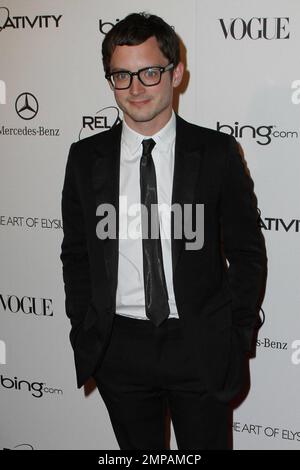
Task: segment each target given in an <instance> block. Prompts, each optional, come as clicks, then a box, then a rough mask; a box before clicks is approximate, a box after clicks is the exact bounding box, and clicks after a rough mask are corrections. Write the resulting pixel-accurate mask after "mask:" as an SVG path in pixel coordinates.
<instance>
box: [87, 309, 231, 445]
mask: <svg viewBox="0 0 300 470" xmlns="http://www.w3.org/2000/svg"><path fill="white" fill-rule="evenodd" d="M186 345H187V342H186V339H185V338H184V336H183V329H182V324H181V320H180V319H174V318H169V319H168V320H166V321H165V322H164V323H163V324H162V325H161V326H159V327H156V326H155V325H154V324H153V323H152V322H151V321H148V320H138V319H133V318H128V317H124V316H121V315H117V314H116V316H115V320H114V324H113V330H112V336H111V339H110V343H109V345H108V348H107V351H106V354H105V356H104V360H103V362H102V363H101V365H100V367H99V369H98V370H97V371H96V372H95V374H94V378H95V380H96V383H97V387H98V390H99V392H100V395H101V397H102V399H103V401H104V403H105V405H106V407H107V410H108V413H109V416H110V420H111V423H112V426H113V430H114V433H115V436H116V439H117V441H118V444H119V446H120V449H122V450H127V449H135V450H148V449H156V450H162V449H168V444H167V442H166V437H167V436H168V432H166V426H165V425H166V415H168V413H170V415H171V419H172V423H173V428H174V433H175V437H176V441H177V446H178V449H195V450H206V449H227V448H228V442H229V439H228V438H229V429H228V416H229V407H228V405H227V404H225V403H222V402H219V401H218V400H216V399H215V398H214V397H212V396H210V395H209V394H208V393H207V390H206V389H205V385H204V380H203V377H202V376H201V371H200V370H198V368H197V363H195V361H194V360H193V357H192V354H191V353H189V348H187V347H186Z"/></svg>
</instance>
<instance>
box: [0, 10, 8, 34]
mask: <svg viewBox="0 0 300 470" xmlns="http://www.w3.org/2000/svg"><path fill="white" fill-rule="evenodd" d="M8 18H9V10H8V8H6V7H0V31H2V29H3V28H4V26H5V25H6V22H7V20H8Z"/></svg>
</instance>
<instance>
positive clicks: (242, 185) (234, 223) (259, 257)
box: [221, 137, 266, 351]
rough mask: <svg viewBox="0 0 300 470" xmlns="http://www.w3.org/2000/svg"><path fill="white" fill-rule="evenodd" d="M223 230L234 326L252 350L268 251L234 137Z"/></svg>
mask: <svg viewBox="0 0 300 470" xmlns="http://www.w3.org/2000/svg"><path fill="white" fill-rule="evenodd" d="M221 229H222V236H223V248H224V254H225V257H226V259H227V261H228V263H229V267H228V279H229V286H230V291H231V296H232V313H233V327H234V328H235V329H236V330H237V332H238V335H239V336H240V339H241V343H242V346H243V348H244V350H245V351H250V350H251V342H252V335H253V329H254V327H255V325H256V323H257V313H258V312H257V310H258V304H259V298H260V293H261V289H262V285H263V281H264V278H265V274H266V252H265V243H264V239H263V236H262V233H261V229H260V226H259V214H258V211H257V201H256V197H255V195H254V192H253V181H252V180H251V178H250V175H249V172H248V170H247V169H246V168H245V165H244V163H243V160H242V157H241V155H240V154H239V150H238V145H237V142H236V140H235V139H234V138H233V137H229V139H228V152H227V163H226V169H225V174H224V179H223V185H222V194H221Z"/></svg>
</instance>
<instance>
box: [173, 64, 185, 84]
mask: <svg viewBox="0 0 300 470" xmlns="http://www.w3.org/2000/svg"><path fill="white" fill-rule="evenodd" d="M183 72H184V65H183V63H182V62H179V64H178V65H177V67H175V69H174V70H173V77H172V83H173V87H174V88H176V87H178V86H179V85H180V83H181V80H182V77H183Z"/></svg>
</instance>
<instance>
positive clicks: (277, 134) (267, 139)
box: [216, 121, 299, 145]
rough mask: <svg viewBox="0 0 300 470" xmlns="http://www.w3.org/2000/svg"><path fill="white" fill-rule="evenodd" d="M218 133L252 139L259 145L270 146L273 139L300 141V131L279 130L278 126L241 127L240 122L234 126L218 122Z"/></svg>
mask: <svg viewBox="0 0 300 470" xmlns="http://www.w3.org/2000/svg"><path fill="white" fill-rule="evenodd" d="M216 129H217V131H221V132H225V133H226V134H229V135H233V136H234V137H235V138H236V139H243V138H244V137H246V138H252V139H255V141H256V142H257V143H258V144H259V145H268V144H270V143H271V142H272V139H273V138H275V139H298V138H299V132H298V131H285V130H277V126H275V125H270V126H265V125H264V126H258V127H255V126H251V125H250V124H244V125H241V124H240V123H239V122H238V121H235V122H234V124H233V125H229V124H221V123H220V121H217V126H216Z"/></svg>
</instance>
